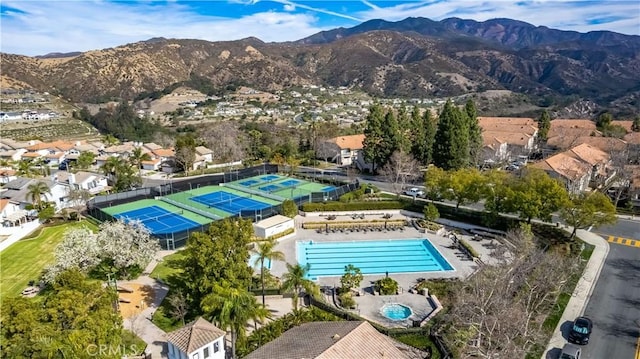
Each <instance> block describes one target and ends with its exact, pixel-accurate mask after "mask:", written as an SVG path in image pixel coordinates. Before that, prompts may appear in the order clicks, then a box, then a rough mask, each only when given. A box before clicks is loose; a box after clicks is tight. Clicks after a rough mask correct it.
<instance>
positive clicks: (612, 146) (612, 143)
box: [547, 136, 627, 153]
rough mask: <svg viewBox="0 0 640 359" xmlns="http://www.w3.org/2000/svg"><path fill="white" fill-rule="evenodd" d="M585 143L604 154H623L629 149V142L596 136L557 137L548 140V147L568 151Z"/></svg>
mask: <svg viewBox="0 0 640 359" xmlns="http://www.w3.org/2000/svg"><path fill="white" fill-rule="evenodd" d="M583 143H586V144H589V145H591V146H594V147H596V148H598V149H600V150H602V151H604V152H607V153H612V152H622V151H624V150H626V149H627V142H626V141H624V140H621V139H619V138H615V137H599V136H598V137H596V136H580V137H565V136H555V137H552V138H549V139H548V140H547V146H549V147H552V148H556V149H560V150H566V149H568V148H571V147H573V146H577V145H581V144H583Z"/></svg>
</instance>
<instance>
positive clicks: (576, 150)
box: [564, 143, 610, 166]
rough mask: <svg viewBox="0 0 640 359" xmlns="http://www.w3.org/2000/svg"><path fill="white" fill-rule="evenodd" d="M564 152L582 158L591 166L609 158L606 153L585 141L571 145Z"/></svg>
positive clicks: (607, 160) (605, 161) (604, 161)
mask: <svg viewBox="0 0 640 359" xmlns="http://www.w3.org/2000/svg"><path fill="white" fill-rule="evenodd" d="M564 153H565V154H567V155H568V156H571V157H573V158H576V159H579V160H582V161H584V162H586V163H588V164H590V165H591V166H594V165H597V164H602V163H607V162H609V159H610V156H609V154H608V153H606V152H604V151H602V150H600V149H598V148H596V147H594V146H591V145H589V144H586V143H583V144H581V145H578V146H576V147H573V148H572V149H570V150H568V151H565V152H564Z"/></svg>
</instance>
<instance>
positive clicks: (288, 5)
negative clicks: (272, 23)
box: [283, 4, 296, 11]
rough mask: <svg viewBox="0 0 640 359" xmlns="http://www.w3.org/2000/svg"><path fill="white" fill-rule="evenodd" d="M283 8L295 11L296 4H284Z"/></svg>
mask: <svg viewBox="0 0 640 359" xmlns="http://www.w3.org/2000/svg"><path fill="white" fill-rule="evenodd" d="M283 9H284V11H295V10H296V6H295V5H293V4H284V6H283Z"/></svg>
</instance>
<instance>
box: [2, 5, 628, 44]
mask: <svg viewBox="0 0 640 359" xmlns="http://www.w3.org/2000/svg"><path fill="white" fill-rule="evenodd" d="M409 16H414V17H417V16H421V17H428V18H431V19H434V20H441V19H444V18H448V17H460V18H464V19H474V20H477V21H484V20H488V19H492V18H512V19H517V20H522V21H526V22H529V23H532V24H534V25H539V26H548V27H553V28H558V29H563V30H575V31H580V32H587V31H592V30H611V31H617V32H621V33H625V34H631V35H640V1H637V0H599V1H566V0H535V1H525V0H523V1H509V0H485V1H472V0H424V1H417V0H412V1H406V0H405V1H395V0H386V1H376V0H361V1H352V0H346V1H328V0H315V1H289V0H269V1H267V0H227V1H223V0H218V1H204V0H202V1H180V0H165V1H154V0H140V1H113V0H75V1H65V0H62V1H61V0H55V1H54V0H51V1H37V0H2V2H1V3H0V32H1V37H0V40H1V43H0V50H1V51H2V52H6V53H15V54H22V55H31V56H33V55H43V54H46V53H49V52H70V51H88V50H95V49H103V48H108V47H115V46H119V45H124V44H127V43H131V42H136V41H141V40H146V39H149V38H152V37H160V36H162V37H167V38H192V39H204V40H210V41H220V40H237V39H242V38H245V37H249V36H255V37H257V38H259V39H261V40H263V41H266V42H271V41H290V40H298V39H301V38H304V37H306V36H309V35H312V34H314V33H316V32H319V31H322V30H328V29H332V28H335V27H339V26H343V27H352V26H355V25H358V24H359V23H361V22H364V21H367V20H370V19H385V20H388V21H398V20H402V19H404V18H407V17H409Z"/></svg>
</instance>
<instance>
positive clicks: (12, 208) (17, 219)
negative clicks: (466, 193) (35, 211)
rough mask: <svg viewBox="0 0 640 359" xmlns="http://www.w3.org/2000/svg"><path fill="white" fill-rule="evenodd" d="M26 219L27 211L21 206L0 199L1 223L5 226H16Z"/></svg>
mask: <svg viewBox="0 0 640 359" xmlns="http://www.w3.org/2000/svg"><path fill="white" fill-rule="evenodd" d="M25 219H26V211H24V210H23V209H20V204H19V203H17V202H13V201H11V200H9V199H0V222H2V225H3V226H15V225H18V224H20V223H22V222H23V221H24V220H25Z"/></svg>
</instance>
